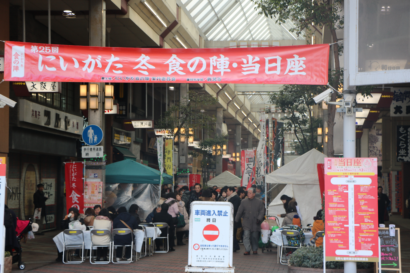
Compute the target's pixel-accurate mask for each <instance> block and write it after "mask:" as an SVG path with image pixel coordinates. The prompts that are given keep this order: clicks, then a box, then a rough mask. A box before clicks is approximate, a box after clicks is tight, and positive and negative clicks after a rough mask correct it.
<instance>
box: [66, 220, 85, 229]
mask: <svg viewBox="0 0 410 273" xmlns="http://www.w3.org/2000/svg"><path fill="white" fill-rule="evenodd" d="M68 228H69V229H76V230H82V231H85V230H86V229H87V227H86V226H85V225H83V224H81V222H80V221H78V220H75V221H71V222H70V223H69V224H68Z"/></svg>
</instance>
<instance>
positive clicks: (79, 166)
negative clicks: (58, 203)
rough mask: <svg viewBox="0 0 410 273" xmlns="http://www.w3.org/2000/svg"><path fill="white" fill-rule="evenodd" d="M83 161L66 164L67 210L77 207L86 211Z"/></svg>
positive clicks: (81, 211)
mask: <svg viewBox="0 0 410 273" xmlns="http://www.w3.org/2000/svg"><path fill="white" fill-rule="evenodd" d="M83 169H84V165H83V163H82V162H69V163H66V164H65V187H66V191H65V192H66V202H67V206H66V207H67V212H68V210H69V209H70V208H72V207H74V208H77V209H78V210H79V211H80V213H84V181H83Z"/></svg>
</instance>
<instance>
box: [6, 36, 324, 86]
mask: <svg viewBox="0 0 410 273" xmlns="http://www.w3.org/2000/svg"><path fill="white" fill-rule="evenodd" d="M5 50H6V54H5V64H4V67H5V71H4V79H5V80H6V81H38V82H175V83H190V82H201V83H248V84H313V85H325V84H327V83H328V63H329V45H328V44H321V45H304V46H282V47H257V48H200V49H163V48H115V47H91V46H70V45H50V44H37V43H23V42H10V41H9V42H6V48H5Z"/></svg>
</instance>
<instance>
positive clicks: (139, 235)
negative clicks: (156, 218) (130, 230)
mask: <svg viewBox="0 0 410 273" xmlns="http://www.w3.org/2000/svg"><path fill="white" fill-rule="evenodd" d="M144 238H145V233H144V231H143V230H141V229H134V240H135V250H136V251H137V252H138V253H140V252H141V248H142V243H143V242H144Z"/></svg>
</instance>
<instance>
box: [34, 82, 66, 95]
mask: <svg viewBox="0 0 410 273" xmlns="http://www.w3.org/2000/svg"><path fill="white" fill-rule="evenodd" d="M26 87H27V90H28V92H31V93H41V92H43V93H60V92H61V82H26Z"/></svg>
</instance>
